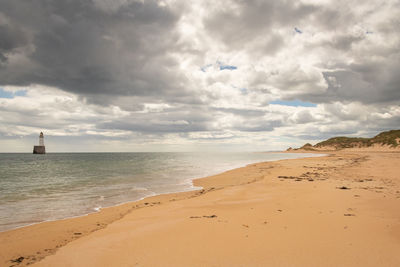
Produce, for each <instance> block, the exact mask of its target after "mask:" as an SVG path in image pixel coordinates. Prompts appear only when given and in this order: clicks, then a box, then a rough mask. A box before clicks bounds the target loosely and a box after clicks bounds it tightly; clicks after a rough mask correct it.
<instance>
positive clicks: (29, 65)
mask: <svg viewBox="0 0 400 267" xmlns="http://www.w3.org/2000/svg"><path fill="white" fill-rule="evenodd" d="M97 2H98V3H102V5H98V4H96V2H95V1H89V0H87V1H82V0H74V1H58V0H54V1H51V0H34V1H1V2H0V12H1V14H0V15H1V16H2V17H4V18H6V19H5V20H6V21H7V23H5V24H2V25H0V54H1V55H2V56H1V58H2V59H3V61H4V58H7V57H8V58H10V57H11V56H13V54H14V55H15V54H18V53H19V54H20V55H21V56H23V57H24V59H25V61H24V62H25V63H26V64H25V65H22V64H19V63H18V62H10V60H9V61H8V62H7V63H5V64H4V63H3V65H2V67H1V69H0V83H1V84H3V85H7V84H9V85H29V84H34V83H37V84H44V85H50V86H54V87H58V88H62V89H63V90H66V91H70V92H74V93H78V94H81V95H89V96H92V97H93V96H94V95H95V94H106V95H108V94H110V95H139V96H146V95H153V96H160V97H162V95H172V96H174V95H177V96H179V95H182V94H184V91H185V90H184V88H182V87H181V85H180V84H179V82H178V81H181V80H184V77H180V74H179V73H177V72H173V71H170V69H172V68H174V67H175V66H176V64H177V62H176V61H175V60H174V59H173V58H172V57H170V56H168V51H169V50H170V49H171V48H172V47H174V46H175V42H176V38H177V36H176V34H175V32H174V25H175V23H176V22H177V20H178V19H179V14H175V13H174V12H172V11H171V10H169V9H168V8H166V7H161V6H159V5H158V4H157V2H156V1H151V0H146V1H143V2H140V1H129V2H128V1H125V2H126V4H123V5H121V6H118V5H117V4H115V3H114V2H113V1H107V0H104V1H101V2H100V1H97ZM108 7H109V8H108ZM10 25H11V26H10ZM22 33H24V34H22ZM27 40H28V41H27ZM21 46H23V47H22V48H24V49H21V50H20V51H15V49H14V48H15V47H21ZM161 92H162V93H161Z"/></svg>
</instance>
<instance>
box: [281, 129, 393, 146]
mask: <svg viewBox="0 0 400 267" xmlns="http://www.w3.org/2000/svg"><path fill="white" fill-rule="evenodd" d="M343 149H345V150H355V149H361V150H400V130H391V131H386V132H382V133H380V134H378V135H376V136H374V137H372V138H363V137H345V136H339V137H333V138H330V139H328V140H325V141H322V142H319V143H317V144H315V145H312V144H310V143H307V144H305V145H303V146H302V147H300V148H294V149H293V148H291V147H289V148H288V149H287V150H286V151H299V150H300V151H301V150H308V151H319V150H343Z"/></svg>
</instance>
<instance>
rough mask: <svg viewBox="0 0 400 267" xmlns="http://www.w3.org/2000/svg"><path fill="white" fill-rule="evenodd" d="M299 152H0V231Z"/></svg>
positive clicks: (183, 187) (180, 187) (176, 188)
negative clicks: (35, 153)
mask: <svg viewBox="0 0 400 267" xmlns="http://www.w3.org/2000/svg"><path fill="white" fill-rule="evenodd" d="M313 156H319V155H318V154H300V153H292V154H289V153H261V152H254V153H253V152H238V153H232V152H230V153H183V152H181V153H168V152H162V153H157V152H154V153H48V154H45V155H34V154H23V153H1V154H0V231H6V230H10V229H14V228H18V227H22V226H26V225H31V224H35V223H40V222H43V221H51V220H58V219H64V218H70V217H76V216H82V215H86V214H89V213H93V212H97V211H99V210H100V209H101V208H104V207H110V206H115V205H119V204H122V203H126V202H129V201H135V200H140V199H143V198H145V197H149V196H154V195H158V194H165V193H173V192H183V191H189V190H195V189H196V188H195V187H194V186H193V183H192V181H193V179H196V178H200V177H205V176H209V175H213V174H217V173H221V172H223V171H227V170H230V169H233V168H238V167H242V166H246V165H248V164H251V163H256V162H264V161H275V160H280V159H294V158H301V157H313Z"/></svg>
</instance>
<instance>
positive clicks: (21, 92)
mask: <svg viewBox="0 0 400 267" xmlns="http://www.w3.org/2000/svg"><path fill="white" fill-rule="evenodd" d="M16 96H26V91H25V90H19V91H16V92H10V91H5V90H4V89H3V88H0V98H9V99H12V98H14V97H16Z"/></svg>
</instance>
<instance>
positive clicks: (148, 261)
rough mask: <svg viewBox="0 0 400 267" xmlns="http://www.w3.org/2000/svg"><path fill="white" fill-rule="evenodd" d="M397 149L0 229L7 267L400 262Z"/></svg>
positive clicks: (224, 178)
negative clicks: (18, 227)
mask: <svg viewBox="0 0 400 267" xmlns="http://www.w3.org/2000/svg"><path fill="white" fill-rule="evenodd" d="M399 163H400V153H399V152H393V151H392V152H390V151H381V152H374V151H347V152H333V153H331V154H330V155H328V156H323V157H318V158H304V159H295V160H281V161H276V162H266V163H257V164H252V165H249V166H246V167H243V168H239V169H235V170H231V171H228V172H225V173H222V174H219V175H215V176H211V177H207V178H202V179H198V180H195V181H194V184H195V185H196V186H202V187H203V189H202V190H198V191H192V192H185V193H177V194H168V195H160V196H155V197H151V198H146V199H144V200H142V201H138V202H132V203H127V204H124V205H120V206H117V207H111V208H106V209H103V210H102V211H101V212H99V213H95V214H90V215H88V216H83V217H78V218H72V219H66V220H60V221H54V222H45V223H40V224H36V225H32V226H28V227H23V228H20V229H16V230H11V231H7V232H2V233H0V266H24V265H27V264H34V265H33V266H400V254H399V253H398V252H399V251H400V175H399V174H400V164H399Z"/></svg>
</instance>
